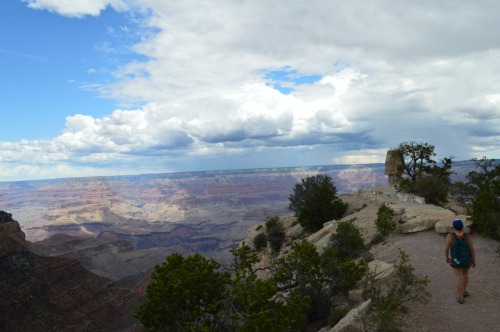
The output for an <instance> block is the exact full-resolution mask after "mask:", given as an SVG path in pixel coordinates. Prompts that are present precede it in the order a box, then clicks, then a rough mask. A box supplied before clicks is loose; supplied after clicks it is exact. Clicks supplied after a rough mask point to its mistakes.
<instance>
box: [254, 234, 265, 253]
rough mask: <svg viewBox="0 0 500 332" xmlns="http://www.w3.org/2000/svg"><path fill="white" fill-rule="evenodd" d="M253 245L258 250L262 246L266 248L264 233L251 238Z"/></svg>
mask: <svg viewBox="0 0 500 332" xmlns="http://www.w3.org/2000/svg"><path fill="white" fill-rule="evenodd" d="M253 246H254V248H255V250H257V251H260V250H262V249H264V248H267V236H266V234H264V233H259V234H257V236H256V237H254V239H253Z"/></svg>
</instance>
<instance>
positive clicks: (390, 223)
mask: <svg viewBox="0 0 500 332" xmlns="http://www.w3.org/2000/svg"><path fill="white" fill-rule="evenodd" d="M375 227H376V228H377V231H379V232H380V233H381V234H382V235H387V234H389V233H391V232H392V231H394V230H395V229H396V221H395V220H394V210H393V209H392V208H391V207H389V206H387V205H386V204H385V203H382V204H380V206H379V208H378V211H377V219H375ZM372 240H373V239H372Z"/></svg>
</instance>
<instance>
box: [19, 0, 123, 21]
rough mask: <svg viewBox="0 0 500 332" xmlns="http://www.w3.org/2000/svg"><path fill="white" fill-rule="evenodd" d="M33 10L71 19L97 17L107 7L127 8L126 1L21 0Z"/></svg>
mask: <svg viewBox="0 0 500 332" xmlns="http://www.w3.org/2000/svg"><path fill="white" fill-rule="evenodd" d="M21 1H24V2H27V3H28V6H29V7H30V8H33V9H44V10H48V11H51V12H55V13H58V14H60V15H63V16H69V17H83V16H85V15H91V16H97V15H99V14H100V13H101V11H102V10H104V9H106V7H108V6H111V7H113V8H114V9H115V10H125V9H126V8H127V5H126V2H125V1H124V0H90V1H89V0H21Z"/></svg>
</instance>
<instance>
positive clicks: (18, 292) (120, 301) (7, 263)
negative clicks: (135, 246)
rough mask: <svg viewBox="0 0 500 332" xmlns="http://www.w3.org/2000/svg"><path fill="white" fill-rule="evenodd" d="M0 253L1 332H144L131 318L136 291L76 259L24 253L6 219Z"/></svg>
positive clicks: (0, 229) (136, 303) (18, 235)
mask: <svg viewBox="0 0 500 332" xmlns="http://www.w3.org/2000/svg"><path fill="white" fill-rule="evenodd" d="M2 212H3V211H2ZM0 217H1V216H0ZM0 248H2V255H1V256H0V331H13V332H14V331H140V330H142V328H141V326H140V323H139V322H138V321H137V320H136V319H135V318H134V317H133V313H134V312H135V311H136V310H137V308H138V306H139V304H140V302H141V298H140V297H138V296H136V295H135V294H136V292H135V290H132V291H131V290H130V289H126V288H123V287H119V286H118V285H117V284H116V283H114V282H112V281H110V280H109V279H106V278H103V277H100V276H97V275H96V274H93V273H91V272H89V271H87V270H85V269H83V267H82V266H81V265H80V263H79V262H78V261H77V260H75V259H72V258H64V257H43V256H38V255H36V254H34V253H31V252H29V251H26V243H25V241H24V234H23V233H22V231H21V229H20V227H19V224H18V223H17V222H16V221H14V220H12V221H7V222H5V221H4V220H3V219H2V222H1V223H0Z"/></svg>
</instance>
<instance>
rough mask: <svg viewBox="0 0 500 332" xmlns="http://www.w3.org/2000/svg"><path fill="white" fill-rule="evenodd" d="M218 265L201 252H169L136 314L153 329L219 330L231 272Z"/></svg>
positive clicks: (148, 327) (158, 268)
mask: <svg viewBox="0 0 500 332" xmlns="http://www.w3.org/2000/svg"><path fill="white" fill-rule="evenodd" d="M218 268H219V264H218V263H217V262H215V261H214V260H208V259H206V258H204V257H203V256H201V255H199V254H195V255H193V256H189V257H187V258H183V257H182V256H181V255H180V254H177V253H175V254H172V255H170V256H168V257H167V258H166V261H165V262H164V263H162V264H160V265H156V266H155V268H154V271H153V273H152V275H151V277H152V280H153V281H152V283H151V284H150V285H149V286H148V288H147V299H146V301H145V302H144V303H143V304H142V305H141V306H140V308H139V311H138V312H137V313H136V317H137V318H139V320H140V321H141V323H142V324H143V325H144V327H146V328H147V329H148V330H150V331H162V330H171V331H194V330H198V329H207V330H212V331H216V330H220V329H221V328H222V327H221V324H220V322H219V320H218V319H217V317H218V314H219V306H220V303H221V301H222V300H223V295H222V294H223V293H224V291H223V290H224V287H225V286H226V285H227V284H228V283H229V280H230V275H229V273H227V272H226V273H221V272H218V271H217V269H218Z"/></svg>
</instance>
